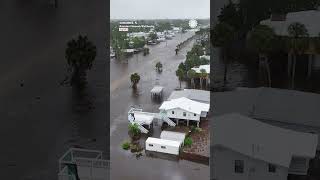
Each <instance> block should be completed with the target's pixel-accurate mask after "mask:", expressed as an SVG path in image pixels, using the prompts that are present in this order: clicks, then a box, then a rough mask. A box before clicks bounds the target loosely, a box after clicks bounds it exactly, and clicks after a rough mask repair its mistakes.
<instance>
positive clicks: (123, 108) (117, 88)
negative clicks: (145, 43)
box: [110, 32, 209, 180]
mask: <svg viewBox="0 0 320 180" xmlns="http://www.w3.org/2000/svg"><path fill="white" fill-rule="evenodd" d="M192 34H193V33H192V32H187V33H186V34H183V35H182V36H181V35H180V34H178V35H177V36H176V37H174V38H173V39H172V40H168V41H167V43H166V42H161V43H160V44H158V45H154V46H149V48H150V54H149V55H147V56H143V55H142V53H141V54H135V55H133V56H132V57H131V58H129V59H127V60H122V61H119V60H116V59H112V60H111V62H110V71H111V73H110V74H111V76H110V82H111V87H110V89H111V90H110V94H111V96H110V104H111V110H110V111H111V114H110V156H111V179H131V180H141V179H153V180H163V179H168V180H194V179H199V180H200V179H201V180H205V179H209V166H207V165H203V164H198V163H194V162H190V161H186V160H179V161H178V160H176V159H175V158H160V157H159V158H157V157H149V156H146V155H145V153H143V155H142V156H141V157H139V158H137V157H136V155H135V154H132V153H131V152H130V151H124V150H122V148H121V144H122V142H123V141H125V140H128V139H129V136H128V119H127V112H128V110H129V109H130V107H131V106H135V107H140V108H143V111H146V112H159V110H158V108H159V106H160V102H155V101H152V100H151V97H150V90H151V89H152V88H153V86H154V85H156V84H159V85H161V86H163V87H164V88H165V89H164V97H163V99H164V100H165V99H166V98H168V96H169V95H170V93H171V92H172V91H173V90H174V89H175V88H178V87H179V81H178V78H177V77H176V75H175V71H176V70H177V67H178V65H179V64H180V63H181V62H183V61H184V60H185V55H186V53H187V51H189V50H190V49H191V47H192V44H193V42H190V43H189V44H188V45H187V46H186V47H185V48H183V49H182V50H181V51H180V52H179V54H178V55H175V51H174V49H175V47H176V45H177V44H178V43H179V42H181V41H183V40H185V39H187V38H188V37H191V36H192ZM158 61H160V62H161V63H162V64H163V71H162V73H158V72H156V70H155V64H156V63H157V62H158ZM134 72H137V73H138V74H140V76H141V80H140V82H139V84H138V90H137V92H134V91H133V90H132V88H131V82H130V75H131V74H132V73H134ZM186 86H187V84H185V83H182V87H186ZM158 128H159V127H157V126H154V129H155V132H154V136H157V135H159V130H158Z"/></svg>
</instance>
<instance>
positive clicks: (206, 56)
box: [200, 55, 210, 60]
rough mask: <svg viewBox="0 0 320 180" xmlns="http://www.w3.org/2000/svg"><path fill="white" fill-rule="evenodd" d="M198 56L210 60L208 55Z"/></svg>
mask: <svg viewBox="0 0 320 180" xmlns="http://www.w3.org/2000/svg"><path fill="white" fill-rule="evenodd" d="M200 58H205V59H207V60H210V56H208V55H202V56H200Z"/></svg>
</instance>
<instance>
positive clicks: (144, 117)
mask: <svg viewBox="0 0 320 180" xmlns="http://www.w3.org/2000/svg"><path fill="white" fill-rule="evenodd" d="M153 117H154V116H152V115H150V114H146V113H144V112H134V118H135V122H137V123H139V124H147V125H149V124H151V123H152V121H153Z"/></svg>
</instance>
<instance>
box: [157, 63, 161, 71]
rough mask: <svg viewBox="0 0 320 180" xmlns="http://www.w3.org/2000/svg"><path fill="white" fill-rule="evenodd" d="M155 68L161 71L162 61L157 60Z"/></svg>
mask: <svg viewBox="0 0 320 180" xmlns="http://www.w3.org/2000/svg"><path fill="white" fill-rule="evenodd" d="M156 69H157V71H158V72H161V71H162V63H161V62H157V64H156Z"/></svg>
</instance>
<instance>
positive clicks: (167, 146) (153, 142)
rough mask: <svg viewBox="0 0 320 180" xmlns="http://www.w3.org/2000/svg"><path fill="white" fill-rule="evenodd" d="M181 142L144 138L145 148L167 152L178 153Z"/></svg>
mask: <svg viewBox="0 0 320 180" xmlns="http://www.w3.org/2000/svg"><path fill="white" fill-rule="evenodd" d="M180 147H181V143H180V142H179V141H172V140H167V139H159V138H153V137H148V139H147V140H146V150H147V151H155V152H161V153H167V154H174V155H179V151H180Z"/></svg>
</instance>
